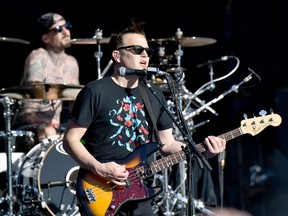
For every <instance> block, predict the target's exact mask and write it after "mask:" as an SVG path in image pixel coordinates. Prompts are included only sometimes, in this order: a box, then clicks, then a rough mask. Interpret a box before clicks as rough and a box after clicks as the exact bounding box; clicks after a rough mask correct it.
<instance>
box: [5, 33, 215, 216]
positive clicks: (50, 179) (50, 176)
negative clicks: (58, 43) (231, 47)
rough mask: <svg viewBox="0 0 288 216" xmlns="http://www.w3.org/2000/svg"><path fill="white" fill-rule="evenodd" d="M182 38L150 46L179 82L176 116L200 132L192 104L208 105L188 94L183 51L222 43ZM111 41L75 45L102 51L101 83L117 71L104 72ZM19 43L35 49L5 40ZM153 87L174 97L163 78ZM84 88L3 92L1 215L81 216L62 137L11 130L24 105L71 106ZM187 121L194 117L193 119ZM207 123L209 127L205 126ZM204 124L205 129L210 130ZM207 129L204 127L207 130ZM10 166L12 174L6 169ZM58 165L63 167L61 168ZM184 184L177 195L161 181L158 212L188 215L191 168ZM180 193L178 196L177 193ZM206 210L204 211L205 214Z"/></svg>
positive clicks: (45, 86)
mask: <svg viewBox="0 0 288 216" xmlns="http://www.w3.org/2000/svg"><path fill="white" fill-rule="evenodd" d="M175 35H176V36H175V37H174V36H173V37H169V38H160V39H151V40H149V41H148V42H149V43H153V44H156V45H157V46H158V60H159V62H157V65H159V67H164V68H165V67H166V68H165V70H166V72H167V73H168V74H171V75H172V78H173V79H177V82H176V81H175V82H174V83H175V84H176V86H175V87H176V90H177V91H176V95H177V97H176V98H177V103H176V102H175V101H173V100H167V102H168V108H169V110H171V112H174V110H175V106H176V104H177V106H180V108H181V110H182V113H183V115H184V118H185V120H186V121H187V123H188V127H189V130H190V131H191V133H192V131H194V129H195V127H196V126H195V125H194V123H193V117H194V115H191V113H192V112H193V109H192V108H191V103H197V104H198V105H199V106H200V107H201V106H203V105H205V102H204V101H202V100H201V99H200V98H199V97H198V96H199V95H195V94H193V93H191V92H189V91H188V90H187V88H186V87H185V73H184V71H185V68H183V67H182V66H181V57H182V56H183V51H182V47H198V46H206V45H210V44H213V43H215V42H216V40H215V39H211V38H204V37H183V36H182V35H183V32H182V31H181V30H180V29H177V31H176V34H175ZM109 39H110V38H103V37H102V31H101V30H99V29H97V30H96V35H95V36H94V37H93V38H80V39H73V40H71V44H79V45H82V44H88V45H89V44H95V45H97V46H98V51H97V52H96V54H95V57H96V59H97V63H98V78H99V79H100V78H102V77H103V75H104V74H105V72H106V71H107V70H108V69H109V67H110V66H111V65H112V62H109V63H108V65H107V66H106V68H105V69H104V70H103V71H101V67H100V59H101V57H102V51H101V47H100V46H101V45H102V44H107V43H109ZM1 41H2V42H16V43H23V44H29V42H28V41H24V40H21V39H15V38H6V37H0V42H1ZM167 43H174V44H176V45H177V46H178V49H177V50H176V51H175V53H174V55H175V57H176V59H177V64H173V65H172V67H171V65H170V64H169V62H168V61H169V60H170V57H171V56H167V55H166V54H165V49H166V44H167ZM148 81H149V82H153V83H156V84H159V85H160V88H161V89H163V92H165V91H168V90H169V89H168V88H167V81H166V80H164V79H162V78H161V77H157V76H156V77H155V76H152V77H151V79H150V80H148ZM82 87H83V86H81V85H65V84H47V83H36V84H33V85H29V86H14V87H9V88H4V89H2V90H0V102H1V103H2V104H3V107H4V113H3V116H4V118H5V131H2V132H0V139H1V142H2V143H1V146H0V149H1V152H3V155H2V156H1V158H0V160H1V164H2V165H1V170H0V172H1V173H5V172H6V181H7V182H6V183H7V188H6V194H5V193H4V194H3V196H2V198H1V197H0V206H4V207H2V208H1V209H2V210H1V211H2V212H0V215H2V214H4V215H5V211H7V212H8V213H7V215H14V214H15V211H16V212H17V213H16V214H17V215H18V214H19V215H25V214H28V215H29V212H31V211H39V215H41V214H42V215H79V210H78V206H77V198H76V195H75V194H76V191H75V187H74V185H75V182H76V176H77V173H78V169H79V167H78V165H77V164H76V163H75V162H74V161H73V160H72V159H71V158H70V157H69V156H68V154H67V153H66V152H65V151H64V149H63V147H62V140H61V137H56V138H51V139H44V140H43V141H42V142H41V143H39V144H36V145H34V134H33V133H32V132H30V131H18V130H11V116H12V115H13V113H12V110H13V109H12V108H13V106H15V104H16V103H18V102H19V101H20V102H21V101H22V100H35V99H36V100H55V99H61V100H64V101H65V100H68V101H73V100H74V99H75V96H76V95H77V94H78V92H79V91H80V90H81V88H82ZM203 110H205V111H206V110H209V111H211V112H212V113H213V114H215V113H216V112H215V111H214V110H213V109H212V108H211V107H210V106H206V107H205V109H203ZM197 114H198V113H197ZM185 116H189V117H188V118H187V117H185ZM204 123H206V122H204ZM204 123H203V124H204ZM203 124H199V126H200V125H203ZM174 135H175V137H176V138H177V139H182V138H183V137H182V134H181V133H180V131H179V130H177V128H175V131H174ZM5 163H6V168H4V167H3V164H5ZM55 164H61V166H57V169H56V168H55ZM179 167H180V168H179V169H180V177H179V179H180V180H181V184H180V185H179V186H178V187H177V189H175V190H174V189H171V186H169V180H168V173H167V172H169V171H167V170H166V171H165V172H163V175H160V179H162V180H163V181H164V184H163V185H164V188H163V194H164V195H163V196H162V197H161V198H159V199H160V201H159V200H156V202H155V205H154V210H155V212H157V211H160V209H161V211H162V212H163V214H164V215H176V214H175V212H176V211H177V212H178V211H179V210H180V211H181V210H182V212H181V215H185V213H184V212H183V210H185V205H186V204H187V194H186V193H187V192H186V188H185V184H183V181H182V180H183V179H184V180H185V179H186V176H185V163H184V162H183V164H179ZM4 190H5V189H4ZM176 190H177V192H176ZM194 202H195V203H194V204H195V206H196V207H197V206H199V204H201V203H200V201H197V200H195V201H194ZM203 209H205V207H203V205H201V208H200V207H199V210H203ZM206 212H207V211H206Z"/></svg>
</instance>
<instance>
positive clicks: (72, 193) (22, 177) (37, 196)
mask: <svg viewBox="0 0 288 216" xmlns="http://www.w3.org/2000/svg"><path fill="white" fill-rule="evenodd" d="M78 170H79V166H78V164H77V163H76V162H75V161H74V160H73V159H72V158H71V157H70V156H69V155H68V154H67V153H66V152H65V150H64V149H63V146H62V141H61V140H48V139H47V140H43V141H42V142H41V143H40V144H37V145H35V146H34V147H33V148H32V149H31V150H30V151H29V152H28V154H26V157H25V158H24V160H23V161H22V162H21V164H20V166H19V170H18V173H17V176H18V179H17V181H18V184H17V185H19V187H18V188H17V189H16V194H17V196H18V199H19V200H21V201H22V202H23V203H22V205H23V206H24V207H23V209H25V207H27V208H29V205H30V203H37V204H39V207H40V209H42V211H43V212H45V213H46V214H47V213H48V214H49V215H80V214H79V212H78V206H77V197H76V188H75V184H76V178H77V175H78ZM20 186H21V187H20ZM27 203H28V204H27ZM20 213H21V212H20Z"/></svg>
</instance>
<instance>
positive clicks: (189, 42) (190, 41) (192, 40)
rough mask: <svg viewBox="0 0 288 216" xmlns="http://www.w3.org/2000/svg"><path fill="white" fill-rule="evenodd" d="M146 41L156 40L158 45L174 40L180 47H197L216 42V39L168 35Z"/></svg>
mask: <svg viewBox="0 0 288 216" xmlns="http://www.w3.org/2000/svg"><path fill="white" fill-rule="evenodd" d="M148 42H156V43H158V44H160V45H162V44H163V43H166V42H175V43H179V44H180V45H181V46H182V47H198V46H206V45H210V44H213V43H216V40H215V39H213V38H205V37H182V38H179V39H178V38H176V37H170V38H159V39H151V40H149V41H148Z"/></svg>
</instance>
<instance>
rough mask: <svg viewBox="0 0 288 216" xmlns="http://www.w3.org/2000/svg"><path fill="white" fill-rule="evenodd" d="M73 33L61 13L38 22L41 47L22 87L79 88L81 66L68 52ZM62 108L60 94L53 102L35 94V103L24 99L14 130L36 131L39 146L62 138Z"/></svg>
mask: <svg viewBox="0 0 288 216" xmlns="http://www.w3.org/2000/svg"><path fill="white" fill-rule="evenodd" d="M70 29H71V24H70V22H68V21H66V20H65V18H64V17H63V16H62V15H60V14H58V13H54V12H49V13H46V14H43V15H42V16H41V17H40V18H39V19H38V20H37V23H36V33H37V34H36V36H37V37H38V43H35V45H37V46H36V47H35V49H34V50H33V51H32V52H31V53H30V54H29V55H28V56H27V58H26V61H25V65H24V73H23V77H22V80H21V83H20V85H21V86H29V85H35V84H37V83H38V84H39V85H40V84H53V85H51V86H54V84H55V85H57V84H61V85H62V84H71V85H74V84H75V85H78V84H79V65H78V62H77V60H76V59H75V57H73V56H71V55H68V54H67V53H66V52H65V50H66V49H67V48H69V47H70V46H71V43H70V41H71V33H70ZM52 90H53V89H52ZM49 92H50V89H48V93H49ZM62 108H63V101H62V100H61V99H59V98H57V94H56V96H55V95H54V97H53V100H52V99H50V98H47V99H45V98H44V99H43V98H42V97H40V98H38V96H37V92H35V95H34V98H33V99H23V101H22V102H21V103H20V105H19V108H18V110H17V112H16V114H15V117H14V118H13V123H12V128H15V129H20V130H30V131H33V132H34V133H35V142H36V141H38V142H41V141H42V140H43V139H46V138H49V137H55V136H57V135H59V129H60V123H61V122H60V119H61V118H60V117H61V112H62ZM37 139H38V140H37Z"/></svg>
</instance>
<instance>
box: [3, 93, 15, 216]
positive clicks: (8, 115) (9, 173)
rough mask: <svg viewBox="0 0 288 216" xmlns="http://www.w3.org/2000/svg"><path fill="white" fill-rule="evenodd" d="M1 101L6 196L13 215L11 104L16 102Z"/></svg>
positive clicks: (9, 210) (10, 213)
mask: <svg viewBox="0 0 288 216" xmlns="http://www.w3.org/2000/svg"><path fill="white" fill-rule="evenodd" d="M0 101H1V103H2V104H3V106H4V114H3V115H4V118H5V134H6V135H5V144H6V154H7V175H6V176H7V177H6V179H7V182H8V184H7V187H8V195H7V196H6V200H7V201H8V204H9V209H8V215H10V216H11V215H13V206H14V202H15V199H14V197H13V191H12V152H11V151H12V146H11V142H12V139H11V138H12V136H11V116H12V113H11V108H10V106H11V105H12V104H13V103H14V100H13V99H11V98H9V97H4V98H3V99H0Z"/></svg>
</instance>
